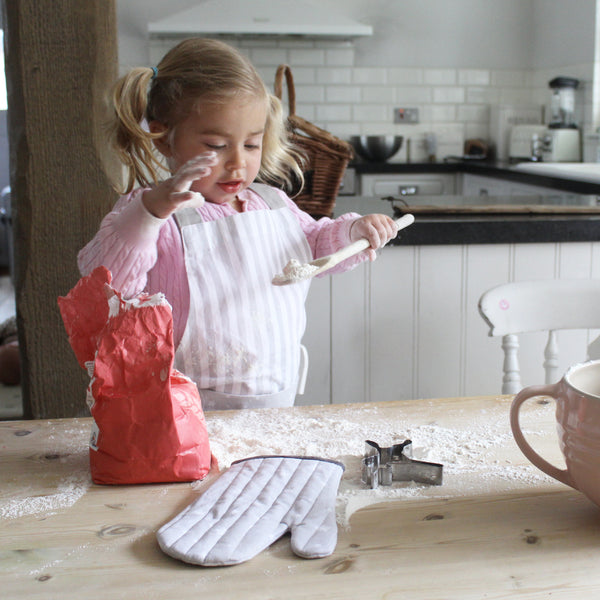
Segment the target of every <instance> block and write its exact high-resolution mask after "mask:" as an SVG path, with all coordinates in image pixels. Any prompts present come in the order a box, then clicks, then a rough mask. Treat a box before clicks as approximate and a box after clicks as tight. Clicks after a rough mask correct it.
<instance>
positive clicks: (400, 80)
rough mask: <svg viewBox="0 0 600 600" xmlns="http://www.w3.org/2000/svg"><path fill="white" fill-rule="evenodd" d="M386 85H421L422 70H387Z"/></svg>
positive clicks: (395, 68)
mask: <svg viewBox="0 0 600 600" xmlns="http://www.w3.org/2000/svg"><path fill="white" fill-rule="evenodd" d="M387 78H388V83H390V84H392V85H401V84H409V85H419V84H422V83H423V69H412V68H399V67H393V68H388V70H387Z"/></svg>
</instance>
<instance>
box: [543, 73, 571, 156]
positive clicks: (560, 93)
mask: <svg viewBox="0 0 600 600" xmlns="http://www.w3.org/2000/svg"><path fill="white" fill-rule="evenodd" d="M548 85H549V87H550V89H551V90H552V97H551V99H550V113H551V114H550V122H549V123H548V129H547V130H546V131H545V133H544V134H543V135H542V136H541V140H540V142H541V143H540V145H539V148H540V149H541V156H540V157H539V158H541V160H543V161H544V162H579V161H580V160H581V138H580V133H579V129H578V128H577V125H576V123H575V118H574V117H575V115H574V113H575V90H576V89H577V87H578V86H579V80H578V79H574V78H572V77H555V78H554V79H552V80H551V81H550V82H549V83H548ZM534 144H535V141H534Z"/></svg>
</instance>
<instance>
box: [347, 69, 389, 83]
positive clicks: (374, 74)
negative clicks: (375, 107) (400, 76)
mask: <svg viewBox="0 0 600 600" xmlns="http://www.w3.org/2000/svg"><path fill="white" fill-rule="evenodd" d="M352 76H353V83H360V84H373V85H382V84H386V83H387V69H384V68H383V67H372V68H366V67H355V68H354V69H353V71H352Z"/></svg>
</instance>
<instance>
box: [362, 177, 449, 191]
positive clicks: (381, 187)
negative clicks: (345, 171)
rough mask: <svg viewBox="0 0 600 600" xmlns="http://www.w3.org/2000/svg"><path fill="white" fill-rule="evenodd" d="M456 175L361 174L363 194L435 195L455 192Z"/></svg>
mask: <svg viewBox="0 0 600 600" xmlns="http://www.w3.org/2000/svg"><path fill="white" fill-rule="evenodd" d="M454 190H455V176H454V175H426V174H423V175H418V174H417V175H396V174H393V173H390V174H379V175H361V178H360V193H361V194H362V195H363V196H418V195H423V196H435V195H438V194H453V193H454Z"/></svg>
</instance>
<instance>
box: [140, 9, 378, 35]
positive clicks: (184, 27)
mask: <svg viewBox="0 0 600 600" xmlns="http://www.w3.org/2000/svg"><path fill="white" fill-rule="evenodd" d="M148 31H149V32H150V34H151V35H155V36H164V35H189V36H195V35H216V34H222V35H302V36H310V37H347V38H349V37H356V36H364V35H372V33H373V28H372V27H371V26H370V25H364V24H362V23H358V22H357V21H354V20H353V19H350V18H348V17H347V16H345V15H343V14H339V13H336V12H333V11H331V10H329V9H327V8H326V7H323V6H322V5H321V4H319V2H318V0H317V1H310V0H206V1H205V2H202V3H200V4H198V5H197V6H194V7H193V8H189V9H187V10H184V11H182V12H179V13H176V14H174V15H171V16H169V17H166V18H164V19H161V20H160V21H155V22H153V23H149V24H148Z"/></svg>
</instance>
